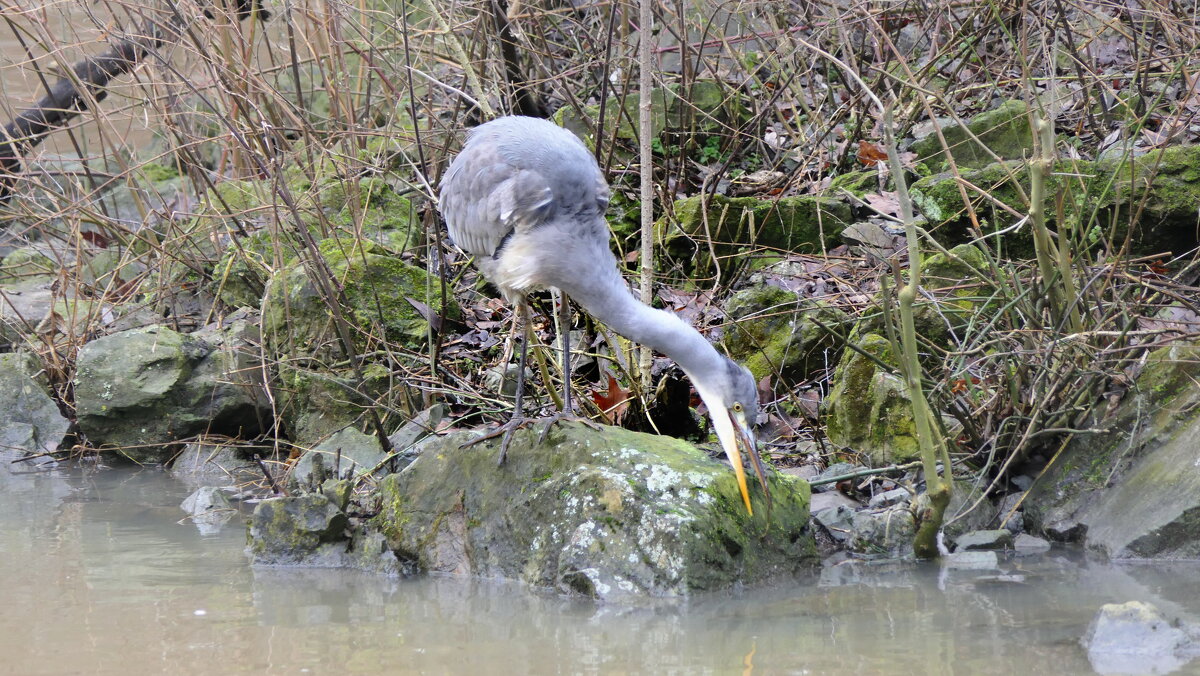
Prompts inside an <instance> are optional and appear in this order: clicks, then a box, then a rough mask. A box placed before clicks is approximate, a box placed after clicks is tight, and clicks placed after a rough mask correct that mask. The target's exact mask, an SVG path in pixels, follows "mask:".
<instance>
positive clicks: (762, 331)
mask: <svg viewBox="0 0 1200 676" xmlns="http://www.w3.org/2000/svg"><path fill="white" fill-rule="evenodd" d="M726 312H727V313H728V314H729V318H730V319H731V320H732V323H731V324H730V326H729V328H728V329H727V330H726V332H725V346H726V347H727V348H728V350H729V355H730V357H732V358H733V359H734V360H735V361H737V362H739V363H741V364H743V365H745V366H746V368H748V369H750V372H751V373H753V374H754V378H755V380H760V379H762V378H763V377H764V376H767V375H778V376H781V377H783V378H785V379H787V380H790V381H793V382H796V381H800V380H804V379H806V378H808V377H809V376H810V375H812V374H814V373H815V372H816V371H817V370H820V369H823V368H825V366H826V365H827V364H829V363H832V362H836V361H837V358H838V355H839V354H840V353H841V352H840V349H839V348H838V345H839V342H838V340H837V338H836V336H835V335H834V334H831V333H829V331H827V330H826V329H825V328H822V327H821V324H823V325H824V326H826V327H828V328H830V329H833V330H834V331H840V332H841V333H843V334H844V333H847V332H848V331H849V328H848V327H847V326H846V325H847V323H848V321H849V317H848V316H847V315H846V313H845V312H842V311H841V310H839V309H837V308H835V307H833V306H831V305H829V304H827V303H824V302H821V301H817V300H804V299H801V298H800V297H799V295H797V294H796V293H794V292H792V291H788V290H786V289H781V288H779V287H775V286H768V285H762V286H755V287H751V288H748V289H743V290H741V291H739V292H737V293H736V294H734V296H733V297H732V298H730V299H729V302H728V304H727V305H726ZM814 318H816V320H817V321H813V319H814ZM818 322H819V323H818Z"/></svg>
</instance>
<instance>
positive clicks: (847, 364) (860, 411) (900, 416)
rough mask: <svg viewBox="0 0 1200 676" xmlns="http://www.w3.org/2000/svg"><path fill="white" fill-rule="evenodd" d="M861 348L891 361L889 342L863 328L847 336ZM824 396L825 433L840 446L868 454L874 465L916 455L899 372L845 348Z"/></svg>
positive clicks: (913, 428)
mask: <svg viewBox="0 0 1200 676" xmlns="http://www.w3.org/2000/svg"><path fill="white" fill-rule="evenodd" d="M852 340H855V343H856V344H857V345H858V347H859V348H860V349H861V350H862V351H863V352H866V353H868V354H870V355H873V356H875V357H876V358H878V359H879V360H880V361H882V362H884V363H885V364H893V365H894V364H895V363H896V358H895V356H894V355H893V354H892V345H891V343H890V342H888V340H887V339H886V338H884V337H883V336H880V335H877V334H874V333H868V334H866V335H864V336H860V337H857V338H852ZM833 383H834V384H833V388H832V389H831V390H830V392H829V396H828V397H826V399H825V402H824V407H825V424H826V426H827V427H826V434H827V435H828V436H829V440H830V441H831V442H833V443H835V444H837V445H839V446H847V447H850V448H853V449H854V450H856V451H859V452H861V453H865V454H867V456H869V457H870V458H871V462H872V463H874V464H875V465H877V466H882V465H886V464H889V463H893V462H907V461H909V460H915V459H917V458H918V457H919V456H920V447H919V445H918V443H917V430H916V424H915V422H914V421H913V413H912V401H911V400H910V399H909V398H908V390H907V388H906V387H905V385H904V382H903V381H902V380H901V379H900V377H899V376H897V375H893V374H891V373H888V372H886V371H884V370H883V369H880V368H879V366H878V365H877V364H876V363H875V362H874V361H872V360H871V359H869V358H868V357H866V356H864V355H863V354H861V353H860V352H858V351H855V350H846V351H845V353H844V354H843V355H842V361H841V362H840V363H839V364H838V366H837V371H836V372H835V373H834V376H833Z"/></svg>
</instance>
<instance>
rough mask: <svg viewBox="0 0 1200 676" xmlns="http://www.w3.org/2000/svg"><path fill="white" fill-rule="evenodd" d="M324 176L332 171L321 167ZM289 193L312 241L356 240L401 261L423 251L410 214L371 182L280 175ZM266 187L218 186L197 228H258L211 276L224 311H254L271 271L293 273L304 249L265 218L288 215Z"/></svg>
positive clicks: (413, 211)
mask: <svg viewBox="0 0 1200 676" xmlns="http://www.w3.org/2000/svg"><path fill="white" fill-rule="evenodd" d="M325 170H326V171H333V168H331V167H326V168H325ZM286 175H287V178H288V184H287V188H288V193H289V195H290V196H291V199H292V200H293V201H294V202H295V205H296V213H297V214H298V216H299V222H300V223H301V224H302V225H303V227H304V228H305V229H306V230H307V231H308V232H309V234H310V235H311V236H312V237H313V238H314V239H318V240H320V239H331V238H333V237H338V238H340V239H341V240H342V241H344V242H346V241H349V240H351V239H353V238H355V237H360V236H361V237H363V238H366V239H369V240H371V241H372V242H373V243H374V244H377V245H381V246H382V248H380V249H377V250H376V251H390V252H393V253H400V252H403V251H406V250H409V249H412V248H414V247H417V246H420V245H421V244H423V243H424V231H423V230H422V228H421V224H420V218H419V214H418V209H417V207H416V206H415V205H414V204H413V202H412V200H410V199H408V198H407V197H404V196H402V195H400V194H399V193H398V192H397V191H396V189H395V188H393V187H392V186H391V184H389V183H388V182H386V181H384V180H383V179H381V178H376V177H361V176H359V177H343V176H339V175H331V176H326V175H321V176H317V177H316V178H315V179H314V178H312V177H310V176H309V175H307V174H306V173H304V172H301V171H299V170H296V169H293V170H290V171H288V172H287V174H286ZM281 202H282V198H281V197H280V196H278V195H277V194H275V192H274V190H273V188H272V186H271V184H270V183H269V182H265V181H225V182H223V183H220V184H218V185H217V186H216V189H215V190H214V191H212V192H210V193H209V195H208V200H207V205H208V206H207V208H206V210H205V211H204V213H203V215H202V218H201V219H200V220H205V219H207V220H217V221H221V220H226V219H227V218H228V215H229V214H236V215H237V216H238V218H239V219H241V220H242V221H243V222H246V223H258V224H259V225H261V226H263V227H262V228H261V229H259V230H258V231H256V232H253V233H251V234H249V235H246V236H242V237H239V238H238V239H237V240H236V241H231V242H230V243H229V246H228V247H226V248H225V249H224V251H223V253H221V254H220V260H219V261H217V264H216V266H215V268H214V270H213V274H212V281H211V285H212V291H213V293H214V295H216V296H217V297H219V298H220V299H221V300H222V301H224V302H225V303H226V304H227V305H231V306H234V307H240V306H249V307H255V308H257V307H259V305H260V303H261V301H262V296H263V289H264V285H265V284H266V282H267V281H268V280H269V279H270V278H271V277H272V275H273V274H274V273H275V271H277V270H280V269H282V268H285V267H288V266H292V265H295V264H296V262H297V260H298V259H299V253H298V252H299V251H300V250H302V249H303V247H302V246H301V245H300V244H299V242H298V239H297V238H296V237H295V236H294V234H292V232H291V229H292V228H294V227H295V223H292V222H290V221H288V222H286V227H281V226H283V225H284V224H281V223H275V222H274V221H273V219H272V218H271V217H270V216H271V215H277V214H279V213H281V211H282V213H286V214H288V215H289V216H290V215H291V214H292V211H291V208H290V207H288V206H287V205H285V204H281Z"/></svg>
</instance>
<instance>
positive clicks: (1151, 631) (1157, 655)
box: [1080, 601, 1194, 674]
mask: <svg viewBox="0 0 1200 676" xmlns="http://www.w3.org/2000/svg"><path fill="white" fill-rule="evenodd" d="M1080 642H1081V643H1082V644H1083V646H1084V648H1085V649H1086V650H1087V654H1088V661H1090V662H1091V664H1092V668H1093V669H1095V670H1096V671H1097V672H1098V673H1101V674H1165V673H1169V672H1172V671H1175V670H1177V669H1179V668H1180V667H1182V666H1183V665H1184V664H1186V663H1187V662H1188V660H1189V659H1190V658H1191V656H1193V654H1194V648H1193V647H1192V646H1191V645H1190V644H1191V641H1190V639H1189V637H1188V634H1187V632H1185V631H1184V630H1182V629H1180V628H1178V627H1175V626H1172V623H1171V622H1169V621H1168V620H1167V618H1165V617H1163V614H1162V613H1161V612H1159V610H1158V608H1156V607H1155V606H1153V605H1151V604H1149V603H1143V602H1141V601H1130V602H1128V603H1119V604H1118V603H1109V604H1106V605H1105V606H1103V607H1102V608H1101V609H1100V612H1099V613H1097V614H1096V617H1095V618H1093V620H1092V622H1091V624H1090V625H1089V626H1088V629H1087V633H1085V634H1084V636H1083V637H1082V638H1081V639H1080Z"/></svg>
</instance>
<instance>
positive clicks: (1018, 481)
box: [1009, 474, 1033, 491]
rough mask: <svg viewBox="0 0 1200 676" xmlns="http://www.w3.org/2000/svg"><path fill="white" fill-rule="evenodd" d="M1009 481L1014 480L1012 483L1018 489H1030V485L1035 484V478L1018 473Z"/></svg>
mask: <svg viewBox="0 0 1200 676" xmlns="http://www.w3.org/2000/svg"><path fill="white" fill-rule="evenodd" d="M1009 481H1011V482H1012V485H1014V486H1016V487H1017V490H1021V491H1027V490H1029V487H1030V486H1032V485H1033V479H1031V478H1029V477H1028V476H1026V475H1024V474H1018V475H1017V476H1015V477H1013V478H1012V479H1009Z"/></svg>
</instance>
